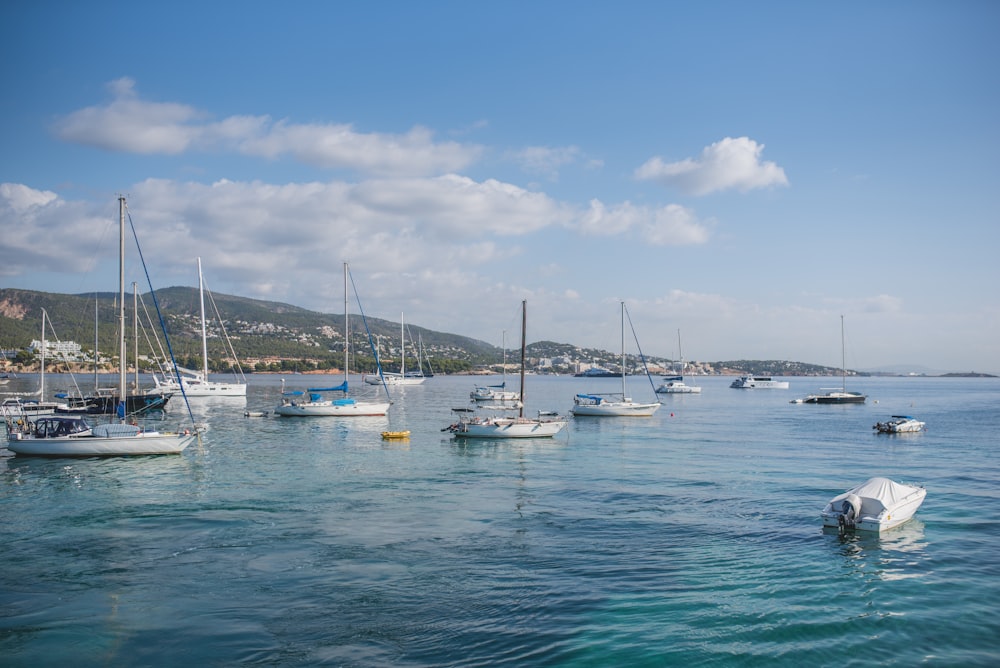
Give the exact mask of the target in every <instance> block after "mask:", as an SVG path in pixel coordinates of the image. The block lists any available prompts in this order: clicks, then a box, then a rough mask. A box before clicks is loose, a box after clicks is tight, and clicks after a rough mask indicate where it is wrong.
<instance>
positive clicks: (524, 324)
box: [517, 299, 528, 417]
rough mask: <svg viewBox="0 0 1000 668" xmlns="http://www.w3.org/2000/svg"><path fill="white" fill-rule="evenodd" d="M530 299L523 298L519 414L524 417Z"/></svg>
mask: <svg viewBox="0 0 1000 668" xmlns="http://www.w3.org/2000/svg"><path fill="white" fill-rule="evenodd" d="M527 330H528V300H527V299H522V300H521V401H519V402H518V403H519V404H520V408H519V409H518V412H517V414H518V416H519V417H524V359H525V354H526V353H527V348H528V347H527V343H526V342H527Z"/></svg>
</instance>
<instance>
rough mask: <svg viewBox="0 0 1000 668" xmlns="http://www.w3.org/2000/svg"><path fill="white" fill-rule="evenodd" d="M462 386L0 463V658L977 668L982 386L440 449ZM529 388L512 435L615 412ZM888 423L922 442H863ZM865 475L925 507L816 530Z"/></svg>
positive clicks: (693, 409)
mask: <svg viewBox="0 0 1000 668" xmlns="http://www.w3.org/2000/svg"><path fill="white" fill-rule="evenodd" d="M285 380H286V382H287V384H288V387H289V388H299V389H304V388H306V387H308V386H310V385H314V386H315V385H323V384H325V383H330V382H333V383H336V382H339V379H331V378H322V377H314V376H287V377H286V378H285ZM475 380H476V379H474V378H471V377H467V376H458V377H444V376H437V377H434V378H431V379H429V380H427V381H426V382H425V383H424V384H423V385H421V386H410V387H400V388H392V389H391V394H392V398H393V401H394V403H393V406H392V408H391V410H390V414H389V415H388V416H387V417H384V418H333V417H326V418H279V417H274V416H273V408H274V406H275V405H277V403H278V402H279V391H280V384H279V378H278V377H275V376H252V377H250V389H249V393H248V396H247V398H246V400H242V399H238V400H234V401H226V400H192V402H193V403H194V402H195V401H201V403H200V404H199V403H194V405H193V408H194V411H195V417H196V419H198V420H199V421H201V422H203V423H205V424H206V426H207V431H206V432H205V434H204V436H203V438H202V442H201V443H200V444H194V445H192V446H191V447H189V448H188V449H187V450H186V451H185V452H184V453H183V454H181V455H179V456H164V457H139V458H110V459H39V458H27V457H14V456H10V453H9V452H8V451H4V452H3V454H4V455H5V456H3V457H2V458H0V520H2V521H0V657H2V658H0V664H2V665H5V666H65V665H74V666H90V665H111V666H177V665H190V666H228V665H267V666H298V665H310V666H311V665H337V666H504V665H508V666H542V665H544V666H664V665H683V666H786V665H787V666H804V665H808V666H852V665H855V666H867V665H876V664H879V665H898V666H912V665H917V664H928V665H948V666H994V665H997V664H998V663H1000V605H998V603H1000V464H998V461H997V457H996V449H997V441H998V434H1000V380H998V379H990V378H982V379H975V378H972V379H949V378H860V379H849V382H848V389H850V390H860V391H863V392H865V393H867V394H868V395H869V400H868V402H867V403H866V404H864V405H850V406H824V405H820V406H816V405H802V404H791V403H789V400H790V399H793V398H796V397H802V396H805V395H806V394H809V393H815V392H817V391H818V390H819V389H820V388H821V387H830V386H831V385H839V384H840V380H839V379H820V378H792V379H789V380H790V381H791V389H789V390H735V389H730V388H729V387H728V383H729V380H730V379H728V378H723V377H708V378H704V377H691V378H687V379H685V380H686V382H687V383H688V384H689V385H691V384H694V385H700V386H702V388H703V390H702V393H701V394H698V395H660V397H659V399H660V400H661V401H662V403H663V406H662V407H661V408H660V410H659V411H658V412H657V413H656V415H654V416H653V417H652V418H574V419H571V420H570V422H569V424H568V425H567V427H566V429H565V430H563V432H562V433H560V434H559V435H558V436H556V437H555V438H553V439H543V440H502V441H474V440H461V439H456V438H454V437H453V436H452V435H451V434H449V433H447V432H443V431H442V429H443V428H445V427H446V426H447V425H448V424H450V423H451V422H453V421H454V416H453V415H452V414H451V408H453V407H462V406H464V405H466V404H467V402H468V395H469V392H470V391H471V390H472V388H473V385H474V382H475ZM487 380H490V379H487ZM508 380H511V379H508ZM20 382H27V381H26V380H24V379H21V381H20ZM49 382H50V383H51V382H52V379H51V377H50V381H49ZM527 383H528V386H527V396H526V399H527V412H528V413H529V414H530V413H531V412H533V411H537V410H539V409H543V410H559V411H560V412H563V413H566V412H567V411H568V409H569V408H570V407H571V405H572V397H573V395H574V394H575V393H576V392H613V391H616V390H618V389H620V381H619V380H615V379H581V378H569V377H545V376H529V377H528V380H527ZM354 385H355V386H356V387H358V388H359V389H362V390H363V391H369V390H373V389H374V388H371V387H369V386H363V385H361V384H360V383H356V382H355V383H354ZM628 386H629V391H630V393H631V394H632V395H633V397H634V398H636V399H637V400H651V399H652V398H653V396H654V395H653V391H652V388H651V387H650V386H649V384H648V383H647V382H646V379H645V378H644V377H630V378H629V379H628ZM7 389H10V387H8V388H7ZM176 399H177V398H176V397H175V398H174V399H172V400H171V401H172V405H171V406H170V410H169V412H168V415H167V418H166V421H167V422H170V421H171V420H173V421H176V420H177V419H179V418H180V417H181V415H182V414H183V410H182V408H183V407H182V405H181V404H179V403H178V402H177V401H176ZM248 409H249V410H260V411H272V413H271V416H269V417H263V418H247V417H244V411H245V410H248ZM892 414H910V415H914V416H915V417H917V418H919V419H921V420H923V421H925V422H926V423H927V430H926V431H925V432H921V433H916V434H900V435H879V434H876V433H874V431H873V430H872V425H873V424H875V422H878V421H882V420H885V419H886V418H888V417H889V416H890V415H892ZM402 429H408V430H410V432H411V437H410V439H409V440H406V441H384V440H382V438H381V436H380V433H381V432H382V431H384V430H402ZM875 475H884V476H888V477H891V478H893V479H895V480H900V481H903V482H909V483H917V484H921V485H924V486H926V488H927V490H928V491H927V498H926V501H925V502H924V504H923V505H922V506H921V508H920V509H919V510H918V511H917V513H916V516H915V518H914V519H913V520H912V521H910V522H909V523H907V524H905V525H903V526H902V527H900V528H898V529H894V530H891V531H889V532H886V533H884V534H882V535H881V536H872V535H864V534H857V535H846V536H841V535H839V534H838V533H837V532H836V531H834V532H832V533H831V532H829V531H827V532H824V530H823V529H822V528H821V522H820V517H819V513H820V510H821V509H822V508H823V506H824V505H825V504H826V502H827V501H828V500H829V499H830V498H832V497H833V496H835V495H837V494H839V493H841V492H842V491H844V490H845V489H847V488H849V487H852V486H854V485H856V484H858V483H861V482H863V481H865V480H867V479H868V478H869V477H872V476H875Z"/></svg>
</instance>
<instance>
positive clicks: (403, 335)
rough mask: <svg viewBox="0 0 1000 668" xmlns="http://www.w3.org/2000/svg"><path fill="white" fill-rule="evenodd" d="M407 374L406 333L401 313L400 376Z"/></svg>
mask: <svg viewBox="0 0 1000 668" xmlns="http://www.w3.org/2000/svg"><path fill="white" fill-rule="evenodd" d="M405 376H406V333H405V330H404V329H403V314H402V313H400V314H399V378H400V380H402V379H403V378H404V377H405Z"/></svg>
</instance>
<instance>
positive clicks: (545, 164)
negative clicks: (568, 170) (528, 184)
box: [507, 146, 583, 181]
mask: <svg viewBox="0 0 1000 668" xmlns="http://www.w3.org/2000/svg"><path fill="white" fill-rule="evenodd" d="M582 157H583V151H581V150H580V148H579V147H578V146H558V147H549V146H528V147H526V148H523V149H520V150H517V151H508V153H507V158H508V159H510V160H513V161H514V162H516V163H518V164H519V165H520V166H521V169H523V170H524V171H525V172H526V173H528V174H532V175H536V176H543V177H545V178H547V179H549V180H552V181H555V180H557V179H558V178H559V169H560V168H561V167H563V166H564V165H569V164H573V163H575V162H578V161H579V160H581V159H582Z"/></svg>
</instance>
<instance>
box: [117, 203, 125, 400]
mask: <svg viewBox="0 0 1000 668" xmlns="http://www.w3.org/2000/svg"><path fill="white" fill-rule="evenodd" d="M124 401H125V196H124V195H119V196H118V402H119V406H120V407H121V408H122V411H121V415H120V417H122V418H123V419H124V417H125V412H124V407H125V406H124Z"/></svg>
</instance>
